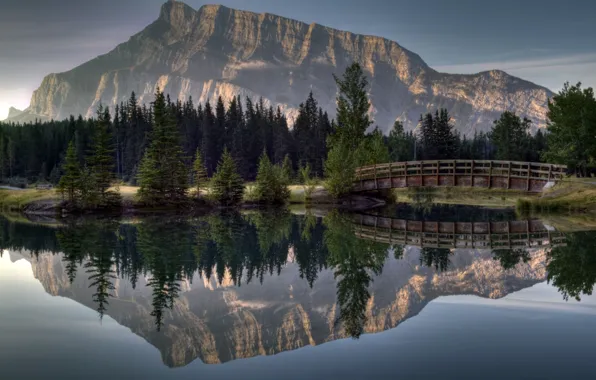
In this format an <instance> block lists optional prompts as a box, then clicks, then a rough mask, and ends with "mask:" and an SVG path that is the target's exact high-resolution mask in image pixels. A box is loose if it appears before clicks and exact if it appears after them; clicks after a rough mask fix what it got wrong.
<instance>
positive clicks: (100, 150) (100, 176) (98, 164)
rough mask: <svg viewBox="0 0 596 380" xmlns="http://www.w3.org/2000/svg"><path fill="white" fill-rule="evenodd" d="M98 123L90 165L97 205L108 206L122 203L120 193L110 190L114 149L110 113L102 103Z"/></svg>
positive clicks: (112, 178) (89, 160)
mask: <svg viewBox="0 0 596 380" xmlns="http://www.w3.org/2000/svg"><path fill="white" fill-rule="evenodd" d="M97 121H98V122H97V125H96V131H95V138H94V141H93V148H92V152H91V156H90V157H89V158H88V163H89V167H90V169H91V172H92V173H93V177H94V178H93V180H94V184H95V191H96V192H97V197H96V198H97V200H98V202H99V203H98V204H97V206H100V207H106V206H112V205H118V204H120V201H121V197H120V194H119V193H117V192H114V191H109V188H110V187H111V185H112V181H113V180H114V167H115V163H114V156H113V153H114V150H113V149H112V147H111V145H112V142H111V136H110V133H109V130H108V129H109V127H110V113H109V110H108V109H107V108H104V107H103V106H102V105H100V106H99V108H98V110H97Z"/></svg>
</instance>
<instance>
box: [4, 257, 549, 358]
mask: <svg viewBox="0 0 596 380" xmlns="http://www.w3.org/2000/svg"><path fill="white" fill-rule="evenodd" d="M10 258H11V260H13V261H14V260H17V259H25V260H28V261H30V263H31V266H32V270H33V274H34V276H35V278H36V279H37V280H39V281H40V282H41V284H42V285H43V287H44V289H45V290H46V292H47V293H49V294H51V295H53V296H61V297H68V298H71V299H73V300H75V301H77V302H79V303H81V304H82V305H85V306H87V307H89V308H93V309H95V308H96V307H97V305H96V304H95V303H94V302H93V301H92V300H93V298H94V294H93V293H94V292H95V288H96V286H93V285H92V282H93V281H94V280H93V279H89V278H88V277H89V276H90V275H89V274H88V273H85V272H84V271H80V272H79V273H78V275H77V277H76V279H75V280H74V282H73V283H72V284H70V282H69V279H68V276H67V271H66V268H65V264H64V262H63V261H62V257H61V255H53V254H51V253H42V254H40V256H39V258H38V259H31V256H30V254H28V253H27V252H17V251H10ZM83 266H84V263H81V267H83ZM150 277H151V275H150V274H147V278H141V279H139V282H138V283H137V286H136V288H133V287H132V286H131V284H130V282H128V281H127V280H125V279H122V278H117V279H115V280H114V290H113V291H112V292H111V293H112V294H113V297H112V298H110V299H109V305H108V307H107V311H106V314H107V315H109V316H110V317H112V318H114V319H115V320H116V321H117V322H118V323H119V324H121V325H123V326H126V327H128V328H130V330H131V331H132V332H133V333H135V334H137V335H139V336H141V337H143V338H144V339H145V340H147V342H149V343H150V344H152V345H153V346H155V347H156V348H157V349H158V350H159V351H160V352H161V355H162V359H163V361H164V363H165V364H166V365H168V366H170V367H178V366H184V365H186V364H188V363H190V362H192V361H193V360H195V359H197V358H198V359H200V360H201V361H203V362H204V363H209V364H212V363H223V362H227V361H231V360H235V359H240V358H249V357H253V356H257V355H273V354H276V353H279V352H282V351H288V350H294V349H297V348H300V347H303V346H307V345H319V344H324V343H326V342H329V341H333V340H336V339H342V338H345V337H346V333H345V331H344V329H343V327H342V324H336V323H335V321H336V320H337V317H338V313H339V310H338V307H337V304H336V281H335V279H334V275H333V271H331V270H323V271H321V272H320V273H319V276H318V279H317V280H316V281H315V283H314V285H313V287H312V288H310V287H309V286H308V283H307V281H306V280H305V279H302V278H300V271H299V266H298V264H297V263H295V262H294V260H293V258H292V255H291V254H290V255H289V259H288V262H287V263H286V265H285V266H284V267H283V269H282V270H281V272H280V274H279V275H277V274H276V273H274V274H273V275H265V278H264V279H263V282H262V284H261V283H259V281H253V282H251V283H249V284H244V283H243V284H242V286H234V285H232V283H231V282H232V281H231V280H230V279H229V274H228V276H227V279H226V280H224V281H223V283H222V284H221V285H219V284H218V283H217V281H216V280H215V279H213V278H212V279H211V280H207V279H204V278H200V277H199V276H198V275H195V277H194V278H193V281H192V282H190V281H185V282H183V283H182V284H181V290H180V297H179V298H177V299H176V300H175V301H174V306H173V308H172V310H168V311H166V312H164V319H163V323H164V324H163V327H162V329H161V332H157V331H156V328H155V325H154V316H152V315H151V312H152V310H153V307H152V291H151V287H150V286H147V279H148V278H150ZM545 279H546V270H545V255H544V252H543V251H538V250H534V252H531V254H530V258H529V260H528V261H527V262H525V263H520V264H518V265H517V266H515V268H513V269H510V270H507V271H505V270H503V269H502V268H501V265H500V264H499V262H498V261H497V260H494V259H493V257H492V253H491V252H490V251H489V250H463V249H458V250H454V252H453V254H452V255H451V257H450V267H449V269H448V270H447V271H445V272H442V273H439V272H436V271H434V270H433V269H430V268H428V267H424V266H420V249H419V248H415V247H408V248H407V249H406V251H405V254H404V257H403V259H401V260H396V259H394V258H388V259H387V260H386V262H385V265H384V267H383V271H382V274H381V275H379V276H377V277H375V278H374V282H373V283H372V284H371V286H370V288H369V290H370V293H371V298H370V300H369V301H368V304H367V308H366V315H367V322H366V325H365V326H364V331H365V333H376V332H380V331H384V330H387V329H391V328H394V327H396V326H398V325H399V324H401V323H403V322H404V321H406V320H407V319H409V318H412V317H414V316H416V315H417V314H418V313H420V312H421V311H422V309H423V308H424V307H425V306H426V305H427V304H428V303H429V302H431V301H432V300H434V299H436V298H438V297H442V296H450V295H462V294H470V295H476V296H480V297H485V298H493V299H494V298H501V297H504V296H506V295H507V294H510V293H512V292H516V291H519V290H521V289H524V288H527V287H530V286H533V285H535V284H537V283H539V282H543V281H545ZM98 323H99V322H98Z"/></svg>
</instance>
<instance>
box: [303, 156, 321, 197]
mask: <svg viewBox="0 0 596 380" xmlns="http://www.w3.org/2000/svg"><path fill="white" fill-rule="evenodd" d="M300 182H301V183H302V188H303V189H304V199H305V200H306V201H307V202H308V201H310V200H311V199H312V193H313V192H314V191H315V188H316V186H317V180H316V179H314V178H312V177H311V171H310V165H309V164H306V166H304V167H301V168H300Z"/></svg>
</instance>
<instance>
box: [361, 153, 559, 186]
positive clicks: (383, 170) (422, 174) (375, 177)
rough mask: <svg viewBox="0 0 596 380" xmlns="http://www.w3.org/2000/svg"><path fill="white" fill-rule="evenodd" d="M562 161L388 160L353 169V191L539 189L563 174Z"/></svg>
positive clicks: (557, 179)
mask: <svg viewBox="0 0 596 380" xmlns="http://www.w3.org/2000/svg"><path fill="white" fill-rule="evenodd" d="M566 169H567V167H566V166H564V165H553V164H542V163H536V162H517V161H478V160H439V161H409V162H392V163H387V164H377V165H371V166H363V167H360V168H358V169H356V178H355V182H354V187H353V191H354V192H362V191H370V190H380V189H391V188H405V187H440V186H460V187H479V188H489V189H490V188H496V189H513V190H520V191H527V192H540V191H542V189H543V188H544V186H545V185H546V184H547V183H548V182H556V181H559V180H561V179H562V178H563V177H564V176H565V171H566Z"/></svg>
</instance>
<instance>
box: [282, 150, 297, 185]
mask: <svg viewBox="0 0 596 380" xmlns="http://www.w3.org/2000/svg"><path fill="white" fill-rule="evenodd" d="M281 171H282V174H283V176H284V181H286V182H287V183H288V184H289V183H291V182H292V179H293V178H294V170H292V160H291V159H290V155H289V154H286V156H285V157H284V160H283V163H282V165H281Z"/></svg>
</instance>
